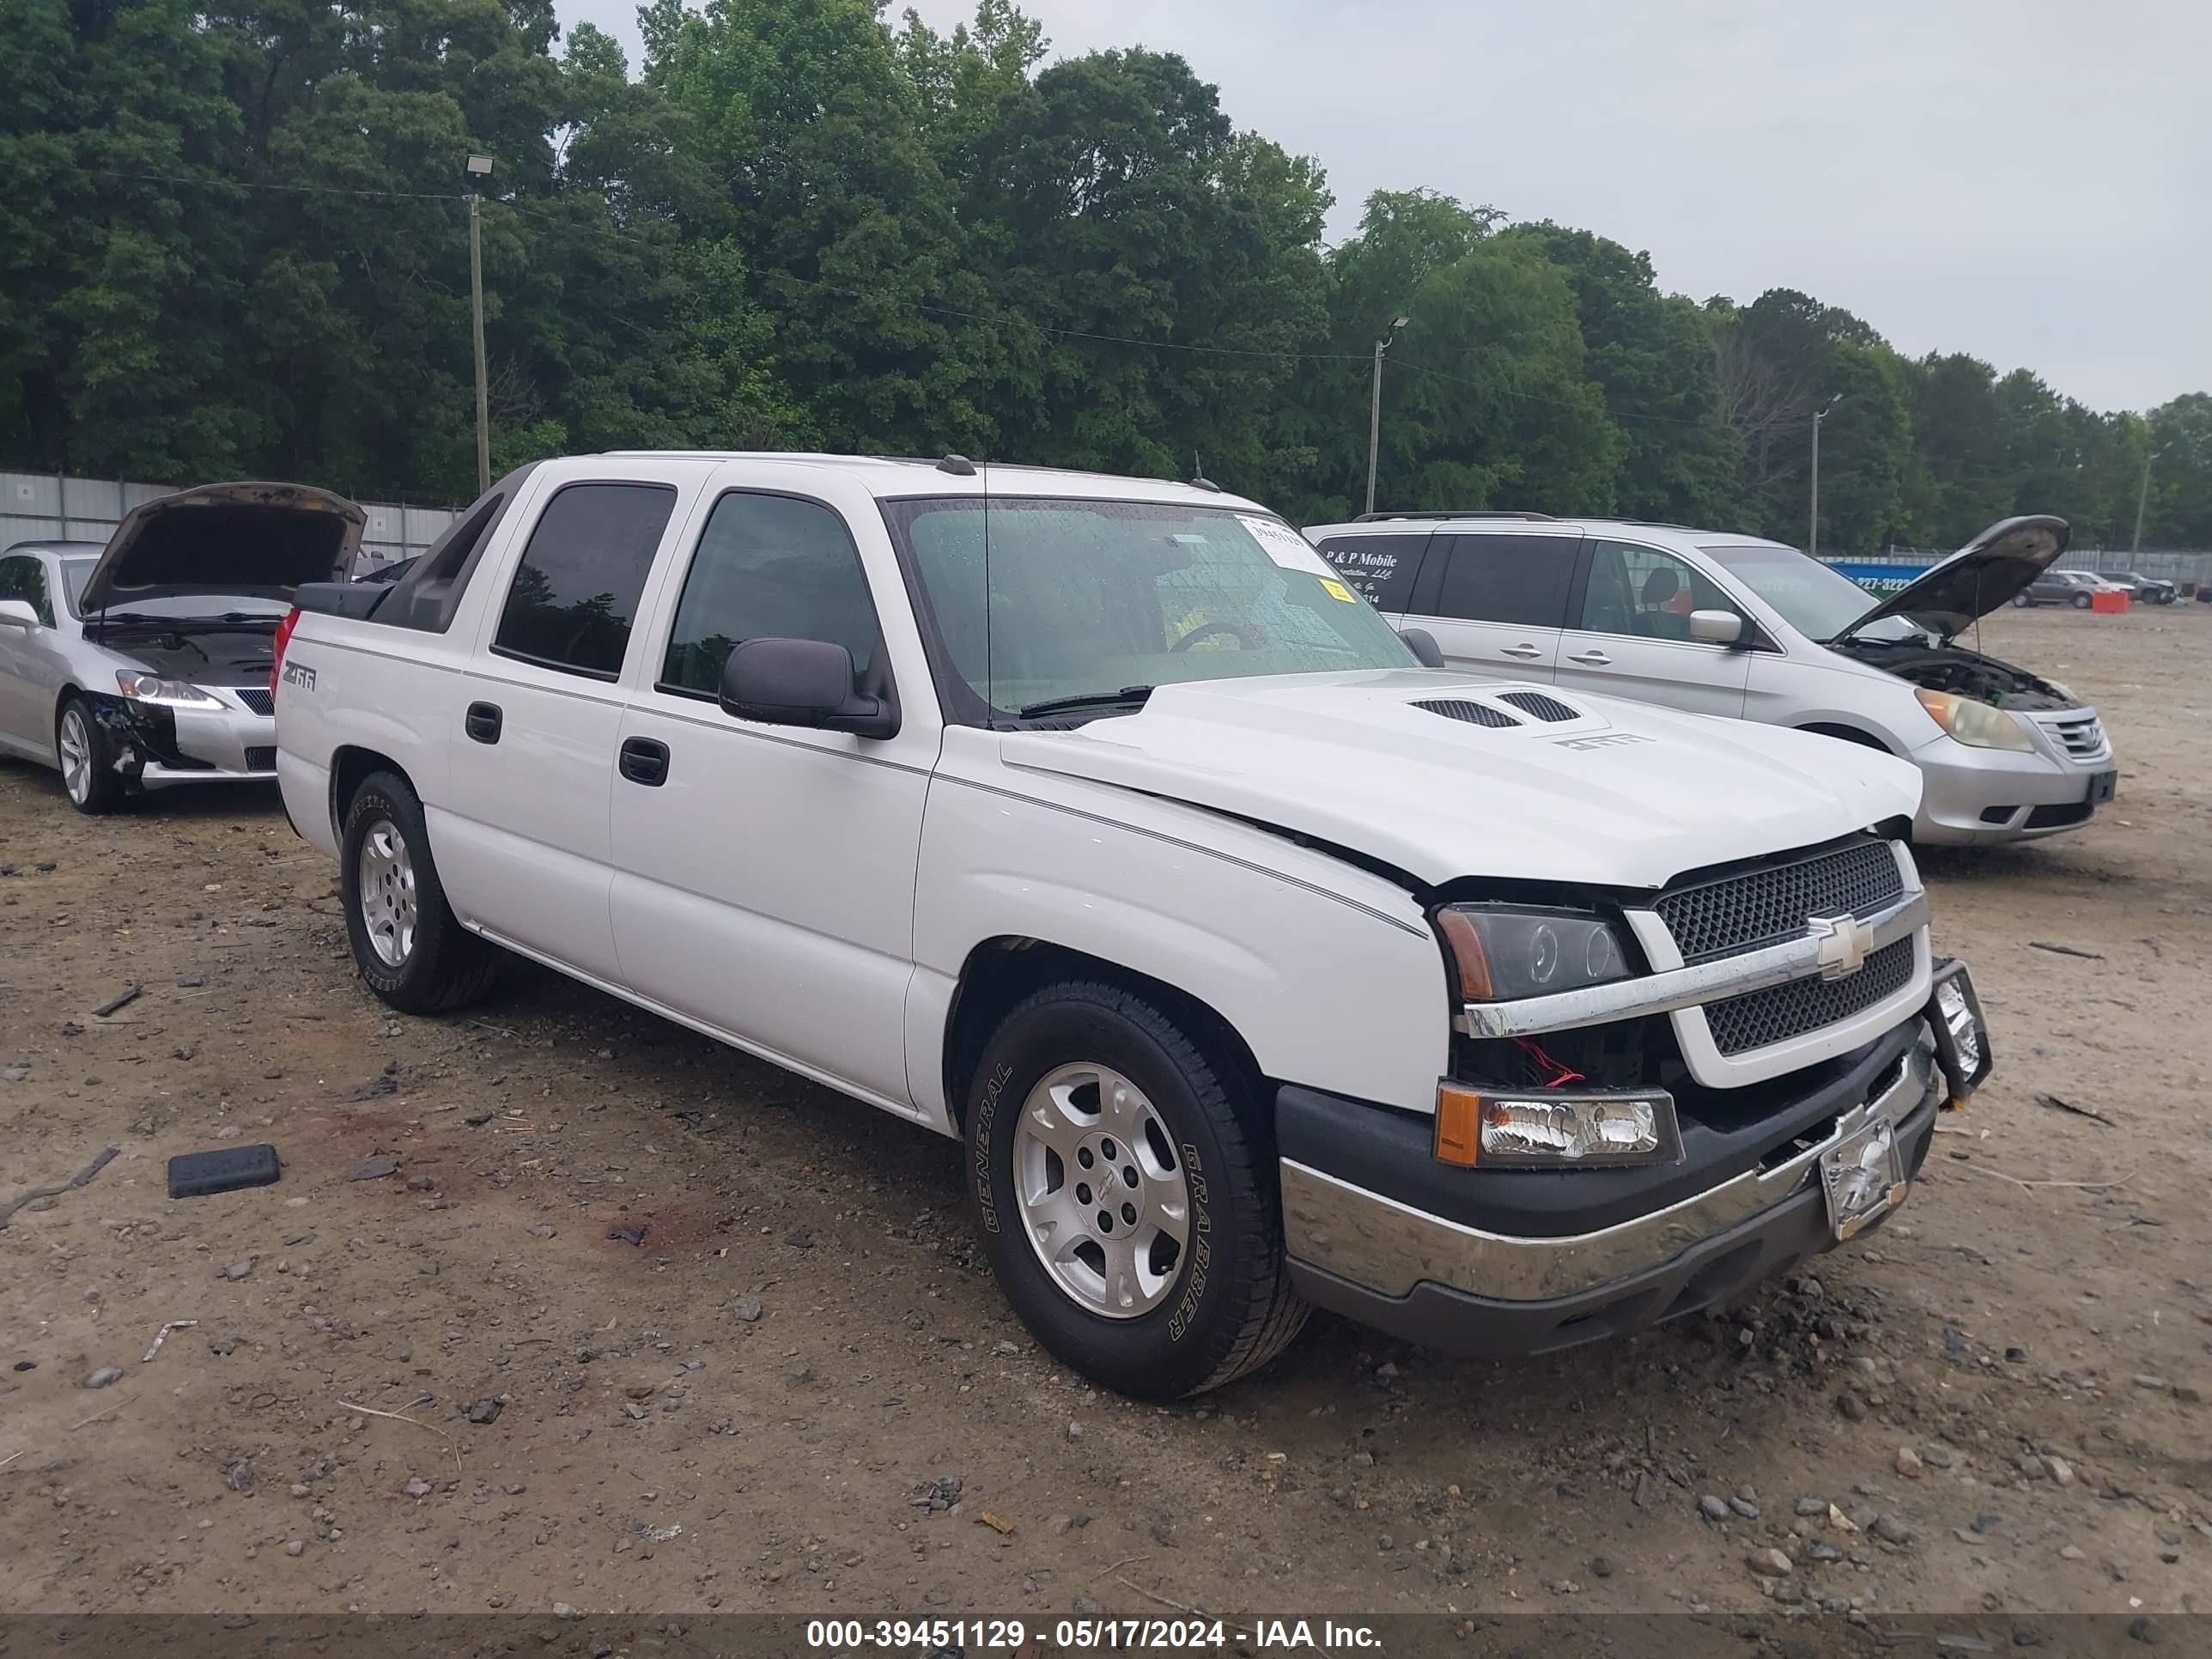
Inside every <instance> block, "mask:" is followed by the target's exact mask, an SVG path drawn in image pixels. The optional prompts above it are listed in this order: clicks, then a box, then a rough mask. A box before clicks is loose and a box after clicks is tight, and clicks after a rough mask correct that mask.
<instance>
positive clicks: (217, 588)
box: [78, 483, 368, 616]
mask: <svg viewBox="0 0 2212 1659" xmlns="http://www.w3.org/2000/svg"><path fill="white" fill-rule="evenodd" d="M367 524H368V514H367V513H363V512H362V510H361V508H360V507H357V506H356V505H355V504H354V503H353V502H351V501H348V500H347V499H346V498H345V497H344V496H343V495H333V494H331V492H330V491H329V490H327V489H315V488H313V486H311V485H308V484H295V483H222V484H202V485H201V486H200V487H199V488H198V489H180V490H179V491H178V492H177V493H176V494H175V495H162V496H158V497H156V498H155V500H153V501H143V502H141V503H140V504H139V505H138V506H137V507H132V508H131V511H130V512H128V513H125V514H124V515H123V522H122V523H121V524H119V525H118V526H115V533H114V534H113V535H112V536H111V537H109V538H107V547H106V550H105V551H104V552H102V553H101V554H100V562H99V563H98V564H96V565H94V567H93V568H92V574H91V575H90V576H88V578H86V580H85V584H84V592H83V593H82V595H80V596H79V599H78V605H79V608H80V609H81V610H82V611H83V612H84V613H85V614H86V615H87V616H92V615H94V614H96V613H98V612H100V611H106V610H111V609H112V610H118V611H120V610H127V609H129V608H130V607H131V605H134V604H137V603H140V602H143V601H144V600H147V599H173V598H179V597H182V596H187V595H190V594H193V593H237V594H244V595H247V596H250V597H252V598H257V599H290V598H291V597H292V590H293V589H294V588H295V587H297V586H299V585H300V584H301V582H330V581H343V580H345V576H346V573H347V571H348V570H349V569H350V568H352V565H353V556H354V552H355V550H356V549H357V548H358V547H360V545H361V534H362V528H363V526H366V525H367Z"/></svg>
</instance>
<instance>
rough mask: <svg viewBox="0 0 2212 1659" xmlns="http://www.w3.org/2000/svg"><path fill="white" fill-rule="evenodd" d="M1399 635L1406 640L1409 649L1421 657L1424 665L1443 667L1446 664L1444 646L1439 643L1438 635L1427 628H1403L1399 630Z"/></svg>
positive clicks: (1425, 666) (1427, 666) (1426, 666)
mask: <svg viewBox="0 0 2212 1659" xmlns="http://www.w3.org/2000/svg"><path fill="white" fill-rule="evenodd" d="M1398 637H1399V638H1400V639H1401V640H1403V641H1405V642H1406V648H1407V650H1409V651H1411V652H1412V653H1413V654H1414V655H1415V656H1417V657H1419V659H1421V666H1422V667H1424V668H1442V667H1443V665H1444V653H1443V647H1441V646H1439V645H1438V644H1437V636H1436V635H1433V634H1431V633H1430V632H1429V630H1428V629H1425V628H1401V629H1399V630H1398Z"/></svg>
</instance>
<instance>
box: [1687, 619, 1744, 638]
mask: <svg viewBox="0 0 2212 1659" xmlns="http://www.w3.org/2000/svg"><path fill="white" fill-rule="evenodd" d="M1743 636H1744V619H1743V618H1742V617H1739V616H1737V615H1736V613H1735V611H1692V612H1691V613H1690V637H1691V638H1692V639H1693V640H1696V641H1699V642H1701V643H1702V644H1705V645H1741V644H1742V643H1743Z"/></svg>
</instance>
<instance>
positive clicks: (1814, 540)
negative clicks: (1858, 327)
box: [1805, 392, 1844, 559]
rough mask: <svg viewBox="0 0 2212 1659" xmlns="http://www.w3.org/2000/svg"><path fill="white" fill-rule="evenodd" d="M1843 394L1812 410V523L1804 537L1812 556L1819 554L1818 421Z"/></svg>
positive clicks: (1807, 549)
mask: <svg viewBox="0 0 2212 1659" xmlns="http://www.w3.org/2000/svg"><path fill="white" fill-rule="evenodd" d="M1843 400H1844V394H1843V393H1842V392H1838V393H1837V394H1836V395H1835V396H1834V397H1832V398H1829V399H1828V401H1827V402H1826V404H1822V405H1821V406H1820V408H1818V409H1816V410H1814V411H1813V523H1812V526H1811V531H1810V533H1809V534H1808V535H1807V537H1806V538H1805V542H1806V546H1805V551H1806V553H1807V555H1808V556H1810V557H1812V558H1815V559H1817V558H1819V557H1820V422H1823V421H1825V420H1826V419H1827V418H1828V411H1829V410H1832V409H1833V408H1834V407H1835V406H1836V405H1837V404H1839V403H1841V402H1843Z"/></svg>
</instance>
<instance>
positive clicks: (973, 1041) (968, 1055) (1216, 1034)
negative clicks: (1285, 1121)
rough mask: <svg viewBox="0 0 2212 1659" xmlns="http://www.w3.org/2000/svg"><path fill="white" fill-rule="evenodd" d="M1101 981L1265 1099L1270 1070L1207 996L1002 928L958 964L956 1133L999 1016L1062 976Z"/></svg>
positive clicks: (948, 1021)
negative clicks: (1146, 1004) (1128, 995)
mask: <svg viewBox="0 0 2212 1659" xmlns="http://www.w3.org/2000/svg"><path fill="white" fill-rule="evenodd" d="M1074 979H1085V980H1098V981H1105V982H1107V983H1109V984H1113V985H1118V986H1121V987H1123V988H1124V989H1127V990H1128V991H1131V992H1133V993H1135V994H1137V995H1139V996H1142V997H1145V998H1146V999H1148V1000H1151V1001H1152V1002H1153V1003H1154V1004H1156V1005H1157V1006H1158V1007H1159V1009H1160V1012H1163V1013H1164V1014H1166V1015H1168V1016H1169V1017H1170V1018H1173V1019H1175V1020H1176V1021H1177V1022H1178V1023H1179V1024H1182V1025H1183V1026H1184V1027H1185V1029H1186V1030H1188V1032H1189V1034H1190V1036H1191V1037H1192V1039H1193V1040H1194V1042H1198V1043H1199V1044H1200V1045H1201V1046H1202V1047H1204V1048H1206V1049H1207V1050H1208V1052H1209V1053H1210V1054H1212V1055H1213V1056H1214V1057H1215V1058H1216V1059H1218V1060H1220V1061H1222V1062H1223V1063H1224V1064H1225V1065H1227V1066H1230V1067H1231V1069H1232V1070H1233V1071H1234V1072H1235V1073H1237V1077H1238V1079H1240V1080H1241V1081H1242V1082H1243V1084H1244V1085H1245V1088H1246V1090H1247V1091H1248V1094H1249V1097H1250V1098H1251V1099H1252V1100H1253V1101H1255V1103H1262V1102H1264V1101H1265V1100H1266V1098H1267V1081H1268V1079H1267V1074H1266V1073H1264V1072H1262V1071H1261V1068H1260V1062H1259V1060H1257V1058H1256V1057H1255V1055H1254V1054H1253V1052H1252V1048H1251V1045H1250V1044H1249V1042H1246V1041H1245V1040H1244V1037H1243V1034H1242V1033H1240V1032H1239V1031H1238V1030H1237V1028H1236V1026H1235V1025H1233V1024H1231V1023H1230V1021H1229V1020H1228V1019H1227V1018H1225V1016H1224V1015H1223V1014H1222V1013H1221V1012H1219V1011H1218V1010H1217V1009H1216V1008H1215V1007H1213V1006H1212V1004H1211V1003H1209V1002H1207V1001H1206V1000H1205V999H1204V998H1202V997H1200V996H1197V995H1194V994H1192V993H1191V992H1188V991H1186V990H1184V989H1183V988H1182V987H1180V986H1177V985H1171V984H1170V983H1169V982H1168V981H1165V980H1163V979H1158V978H1156V977H1155V976H1153V975H1150V974H1146V973H1142V972H1139V970H1138V969H1133V968H1129V967H1126V966H1124V965H1123V964H1121V963H1115V962H1109V961H1108V960H1107V959H1106V958H1105V957H1098V956H1094V955H1092V954H1091V952H1090V951H1079V950H1076V949H1074V948H1073V946H1070V945H1060V944H1056V943H1054V941H1052V940H1050V939H1036V938H1031V937H1030V936H1028V935H1025V934H1015V933H1002V934H1000V935H998V936H996V937H994V938H992V939H985V940H983V941H982V942H981V943H980V944H978V945H975V948H974V949H972V950H971V951H969V953H968V956H967V958H966V960H964V961H963V963H961V965H960V974H959V976H958V979H957V982H956V984H955V987H954V989H953V993H952V1001H951V1007H950V1009H949V1011H948V1012H947V1014H946V1017H945V1040H944V1045H943V1050H942V1053H941V1055H940V1058H939V1064H940V1066H942V1068H943V1069H942V1078H943V1083H944V1087H945V1109H946V1111H947V1112H948V1114H949V1115H950V1116H951V1120H952V1127H953V1128H954V1130H955V1132H956V1133H965V1132H966V1129H967V1113H968V1100H967V1095H968V1085H969V1080H970V1079H972V1078H973V1077H974V1075H975V1066H976V1063H977V1062H978V1061H979V1060H981V1057H982V1053H983V1048H984V1046H985V1045H986V1044H987V1042H989V1041H990V1034H991V1032H992V1030H994V1028H995V1026H996V1025H997V1024H998V1021H999V1020H1000V1018H1003V1017H1004V1016H1005V1015H1006V1013H1007V1012H1009V1011H1010V1010H1011V1009H1012V1007H1013V1006H1014V1005H1015V1004H1016V1003H1018V1002H1019V1001H1020V1000H1022V999H1023V998H1024V997H1025V996H1027V995H1029V994H1030V993H1031V992H1032V991H1035V990H1037V989H1039V988H1040V987H1043V986H1046V985H1050V984H1054V983H1055V982H1057V981H1062V980H1074Z"/></svg>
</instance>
